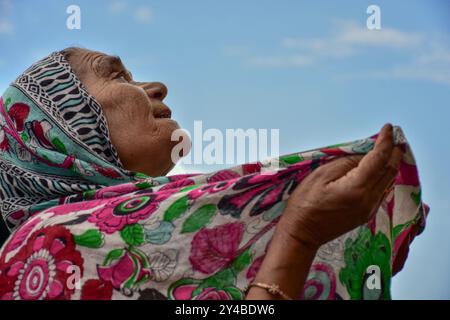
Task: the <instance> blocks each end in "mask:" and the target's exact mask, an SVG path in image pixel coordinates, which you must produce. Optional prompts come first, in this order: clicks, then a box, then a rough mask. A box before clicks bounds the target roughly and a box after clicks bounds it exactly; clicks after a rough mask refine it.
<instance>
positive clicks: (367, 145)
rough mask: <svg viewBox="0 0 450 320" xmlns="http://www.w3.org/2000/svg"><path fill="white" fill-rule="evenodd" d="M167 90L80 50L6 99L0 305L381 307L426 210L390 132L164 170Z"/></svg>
mask: <svg viewBox="0 0 450 320" xmlns="http://www.w3.org/2000/svg"><path fill="white" fill-rule="evenodd" d="M166 95H167V88H166V87H165V86H164V85H163V84H162V83H158V82H136V81H134V80H133V78H132V75H131V73H130V72H129V71H128V70H127V69H126V68H125V66H124V65H123V64H122V62H121V60H120V59H119V58H118V57H114V56H109V55H106V54H103V53H100V52H94V51H90V50H85V49H79V48H69V49H66V50H63V51H61V52H55V53H53V54H51V55H50V56H48V57H46V58H44V59H43V60H41V61H38V62H37V63H35V64H34V65H33V66H31V67H30V68H29V69H28V70H26V71H25V72H24V73H23V74H22V75H21V76H19V77H18V79H17V80H16V81H15V82H14V83H12V84H11V86H10V87H9V88H8V89H7V90H6V92H5V93H4V95H3V97H2V100H0V111H1V115H0V150H1V152H0V196H1V212H2V216H3V221H2V222H4V224H5V226H6V228H4V229H5V231H4V239H5V238H6V237H8V239H7V240H6V242H5V243H4V244H3V246H2V249H1V252H0V299H244V298H247V299H297V298H305V299H386V298H390V290H389V288H390V279H391V276H392V275H393V274H394V273H395V272H397V271H398V270H400V269H401V267H402V265H403V263H404V260H405V257H406V250H407V248H408V245H409V243H410V241H411V240H412V238H413V237H414V236H415V235H416V234H417V233H418V232H420V231H421V229H422V228H423V225H424V218H425V216H426V210H425V209H426V207H425V206H424V205H423V204H422V202H421V200H420V186H419V181H418V176H417V170H416V167H415V164H414V159H413V157H412V154H411V151H410V149H409V146H408V144H407V143H406V140H405V139H404V138H403V135H402V133H401V130H400V129H399V128H393V127H392V126H391V125H385V126H384V127H383V129H382V130H381V132H380V134H379V135H377V136H373V137H371V138H368V139H363V140H358V141H355V142H351V143H345V144H341V145H335V146H331V147H328V148H322V149H317V150H313V151H309V152H303V153H296V154H291V155H288V156H283V157H280V158H279V159H278V163H279V168H278V169H277V170H274V171H273V172H271V173H270V174H267V173H263V171H264V168H265V166H267V163H265V162H258V163H251V164H243V165H240V166H238V167H234V168H231V169H228V170H221V171H219V172H214V173H211V174H205V175H175V176H168V177H166V176H165V175H166V174H167V173H168V172H169V171H170V170H171V168H172V167H173V166H174V163H173V162H172V160H171V151H172V148H173V147H174V146H175V144H176V142H174V141H172V140H171V135H172V133H173V131H174V130H176V129H177V128H178V124H177V123H176V122H175V121H174V120H172V119H171V111H170V109H169V108H168V107H167V106H166V105H165V104H164V103H163V100H164V98H165V97H166ZM6 230H8V231H6ZM9 233H11V234H10V235H9Z"/></svg>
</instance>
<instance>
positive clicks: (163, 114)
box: [153, 103, 172, 119]
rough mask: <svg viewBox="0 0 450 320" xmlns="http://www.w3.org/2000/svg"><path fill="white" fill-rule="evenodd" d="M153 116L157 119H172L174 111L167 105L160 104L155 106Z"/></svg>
mask: <svg viewBox="0 0 450 320" xmlns="http://www.w3.org/2000/svg"><path fill="white" fill-rule="evenodd" d="M153 116H154V117H155V119H171V118H172V110H170V109H169V107H168V106H166V105H165V104H163V103H158V104H156V105H154V106H153Z"/></svg>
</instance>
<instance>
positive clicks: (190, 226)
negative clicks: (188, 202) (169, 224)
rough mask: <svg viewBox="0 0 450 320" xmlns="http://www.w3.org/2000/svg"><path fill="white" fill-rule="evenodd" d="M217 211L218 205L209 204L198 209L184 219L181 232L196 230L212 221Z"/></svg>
mask: <svg viewBox="0 0 450 320" xmlns="http://www.w3.org/2000/svg"><path fill="white" fill-rule="evenodd" d="M216 212H217V207H216V206H215V205H213V204H207V205H204V206H203V207H200V208H199V209H197V210H196V211H195V212H194V213H193V214H191V215H190V216H189V218H187V219H186V221H184V223H183V226H182V228H181V233H188V232H195V231H197V230H199V229H201V228H203V227H204V226H205V225H207V224H208V223H210V222H211V219H212V218H213V217H214V215H215V214H216Z"/></svg>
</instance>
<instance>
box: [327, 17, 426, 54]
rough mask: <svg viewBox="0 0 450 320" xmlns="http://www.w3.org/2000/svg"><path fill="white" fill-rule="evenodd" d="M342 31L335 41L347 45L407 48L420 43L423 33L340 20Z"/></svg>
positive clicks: (339, 24)
mask: <svg viewBox="0 0 450 320" xmlns="http://www.w3.org/2000/svg"><path fill="white" fill-rule="evenodd" d="M337 24H338V26H340V29H341V31H340V33H339V34H338V35H337V36H336V37H335V38H334V41H336V42H338V43H342V44H346V45H361V46H373V47H391V48H406V47H415V46H417V45H419V44H420V43H421V42H422V40H423V37H422V35H419V34H415V33H409V32H403V31H400V30H397V29H393V28H386V27H383V28H382V29H381V30H369V29H367V28H366V27H365V26H359V25H358V24H356V23H354V22H349V21H340V22H337Z"/></svg>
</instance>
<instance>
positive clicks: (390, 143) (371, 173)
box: [354, 124, 394, 187]
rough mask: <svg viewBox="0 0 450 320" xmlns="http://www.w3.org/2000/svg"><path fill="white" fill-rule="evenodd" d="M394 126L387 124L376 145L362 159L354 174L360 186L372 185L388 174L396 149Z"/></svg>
mask: <svg viewBox="0 0 450 320" xmlns="http://www.w3.org/2000/svg"><path fill="white" fill-rule="evenodd" d="M392 131H393V128H392V125H391V124H386V125H384V126H383V128H382V129H381V132H380V134H379V136H378V138H377V141H376V142H375V147H374V149H373V150H371V151H370V152H369V153H368V154H366V155H365V156H364V158H363V159H362V160H361V161H360V163H359V165H358V168H356V169H355V170H356V171H357V172H356V174H355V175H354V177H355V181H354V183H355V184H356V185H358V186H369V187H372V186H373V185H375V184H376V183H377V182H378V181H380V178H381V177H383V176H384V175H385V174H386V169H387V166H386V164H387V163H388V162H389V160H390V158H391V155H392V151H393V149H394V139H393V132H392Z"/></svg>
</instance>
